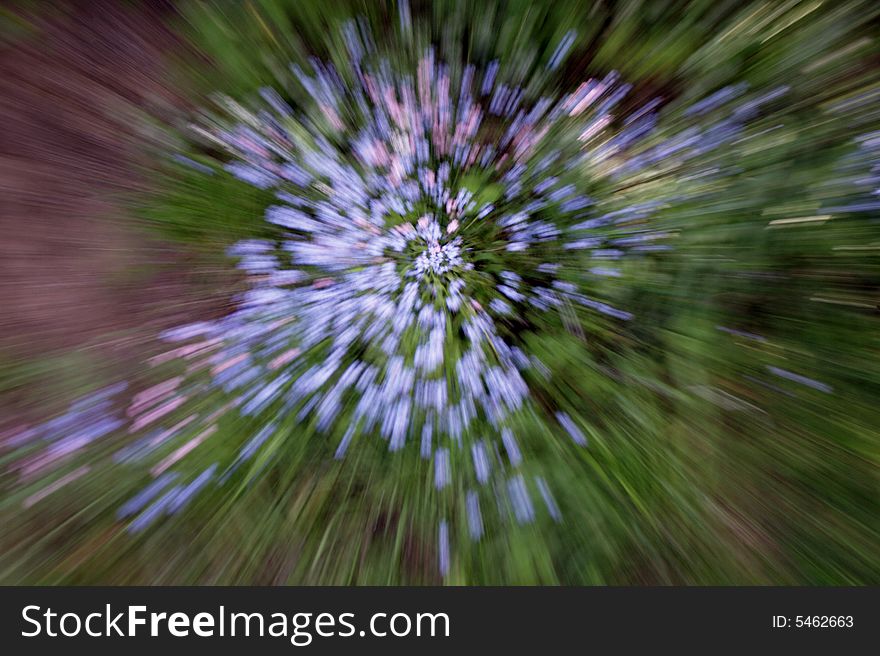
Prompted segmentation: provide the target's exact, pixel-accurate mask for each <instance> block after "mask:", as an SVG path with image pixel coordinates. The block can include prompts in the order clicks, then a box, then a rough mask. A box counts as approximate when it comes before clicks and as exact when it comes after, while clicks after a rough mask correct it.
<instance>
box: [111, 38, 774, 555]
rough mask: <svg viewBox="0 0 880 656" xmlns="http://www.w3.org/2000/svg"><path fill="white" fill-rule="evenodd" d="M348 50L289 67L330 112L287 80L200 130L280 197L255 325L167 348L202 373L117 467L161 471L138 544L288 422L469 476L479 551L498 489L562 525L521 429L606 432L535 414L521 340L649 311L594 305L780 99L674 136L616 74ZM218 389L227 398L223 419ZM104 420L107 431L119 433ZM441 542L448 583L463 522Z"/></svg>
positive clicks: (175, 335)
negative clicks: (380, 445) (226, 446)
mask: <svg viewBox="0 0 880 656" xmlns="http://www.w3.org/2000/svg"><path fill="white" fill-rule="evenodd" d="M345 38H346V42H347V43H348V46H349V61H348V68H347V70H337V68H336V67H334V66H331V65H328V64H324V63H321V62H319V61H317V60H313V61H312V62H311V66H312V69H313V70H312V72H311V73H307V72H306V71H304V70H302V69H301V68H300V67H298V66H293V67H292V72H293V76H294V79H295V80H297V81H298V82H299V84H301V85H302V87H303V88H304V89H305V90H307V92H308V94H309V95H310V97H311V100H310V102H309V103H307V104H306V106H305V107H304V108H303V109H299V110H296V111H295V110H294V109H293V108H292V107H291V106H290V105H289V104H288V102H287V101H286V100H285V99H284V98H283V97H282V95H281V94H280V93H279V92H278V91H276V90H273V89H269V88H266V89H263V91H262V92H261V100H260V101H259V102H258V103H257V105H256V106H255V107H254V108H251V109H249V108H246V107H245V106H243V105H241V104H239V103H236V102H234V101H232V100H229V99H226V100H225V101H224V105H225V111H224V112H223V113H222V114H220V115H218V116H214V117H211V118H208V119H206V120H205V121H203V122H202V123H201V124H200V125H199V126H198V127H197V131H198V133H199V135H200V136H201V138H202V139H204V140H207V141H209V142H210V143H211V145H212V146H213V147H214V148H216V149H219V150H221V151H222V152H224V153H226V154H227V156H228V157H227V159H226V163H225V168H226V169H227V171H228V172H230V173H231V174H233V175H234V176H236V177H238V178H239V179H241V180H243V181H245V182H247V183H248V184H251V185H254V186H256V187H258V188H260V189H264V190H271V191H272V192H273V193H274V196H275V199H276V202H275V203H274V204H273V205H272V206H271V207H269V208H268V209H267V210H266V213H265V219H266V221H267V222H268V224H270V225H271V226H272V230H273V231H274V232H273V233H272V234H274V237H273V238H255V239H250V240H245V241H242V242H240V243H238V244H236V245H235V246H234V247H233V248H232V249H231V251H230V254H231V255H232V256H233V257H235V258H237V259H238V261H239V266H240V268H241V269H242V270H243V271H244V272H246V274H247V279H248V281H249V284H250V287H249V290H248V291H247V292H246V293H245V294H244V295H243V297H242V298H241V299H240V302H239V304H238V307H237V309H236V310H235V311H234V312H232V313H231V314H229V315H227V316H225V317H223V318H222V319H219V320H217V321H210V322H199V323H195V324H190V325H185V326H181V327H179V328H176V329H174V330H171V331H168V332H166V333H165V334H164V335H163V338H164V339H165V340H167V341H169V342H176V343H178V345H177V346H176V347H175V348H174V349H173V350H171V351H169V352H168V353H165V354H163V355H161V356H159V357H157V358H154V361H153V364H155V365H163V364H165V363H169V362H174V363H180V362H185V363H186V367H185V372H184V373H182V374H180V375H175V376H174V377H172V378H170V379H168V380H166V381H164V382H162V383H160V384H158V385H155V386H153V387H151V388H149V389H146V390H143V391H141V392H139V393H138V394H137V395H136V396H135V397H134V399H133V400H132V402H131V404H130V405H129V408H128V417H129V421H130V423H129V424H128V426H129V431H130V432H131V433H133V434H135V435H136V436H137V437H136V439H134V441H132V442H131V443H130V444H128V445H126V446H125V447H124V448H123V449H122V450H120V451H118V452H117V453H116V456H115V457H116V460H117V461H118V462H136V461H149V462H151V463H152V464H151V473H152V475H153V476H154V477H155V480H154V482H152V483H151V484H150V485H149V486H148V487H147V488H146V489H144V490H143V492H141V493H140V494H138V495H137V496H136V497H135V498H133V499H131V500H129V501H128V502H127V503H126V504H125V505H124V506H123V507H122V508H121V509H120V516H122V517H133V518H134V519H133V521H132V523H131V524H130V527H131V529H132V530H134V531H137V530H141V529H143V528H145V527H147V526H149V525H150V524H151V523H153V522H155V521H156V520H157V519H159V518H160V517H161V516H162V515H163V514H166V513H171V512H177V511H179V510H180V509H181V508H183V507H184V506H185V505H186V504H187V503H189V501H190V500H191V499H192V498H193V497H194V496H195V495H196V493H198V492H199V491H200V490H202V489H203V488H205V486H206V485H208V484H209V483H215V484H223V483H224V482H225V481H226V480H228V479H229V478H230V477H231V476H232V475H234V473H235V472H236V470H237V469H239V468H240V467H242V466H243V465H244V464H245V463H247V462H249V461H251V460H253V459H255V458H256V457H257V454H258V453H259V451H260V449H261V448H262V447H263V446H264V445H265V444H266V443H267V441H269V440H276V439H277V434H278V425H279V422H282V421H284V420H285V418H287V417H291V416H295V417H296V418H297V421H299V422H300V423H301V424H303V425H306V424H308V425H310V426H312V427H313V428H314V430H316V431H317V432H318V434H321V435H324V436H327V438H328V439H329V438H331V437H332V438H334V439H336V440H338V441H337V442H335V443H334V451H335V455H336V457H337V458H342V457H343V456H344V455H345V454H346V452H348V451H349V449H351V448H352V446H353V443H354V442H356V441H357V440H362V439H367V438H381V439H383V440H385V441H386V442H387V447H388V449H389V450H391V451H397V450H399V449H402V448H404V447H405V446H406V445H407V443H409V442H415V443H417V448H419V449H420V452H421V454H422V456H423V457H424V458H426V459H433V464H434V466H433V472H434V485H435V487H436V488H437V489H438V490H444V489H446V488H447V487H450V483H451V481H452V479H453V475H455V476H456V477H457V478H458V480H460V481H463V485H464V486H465V487H466V488H467V492H466V504H465V508H466V512H467V525H468V531H469V533H470V535H471V536H472V537H473V538H475V539H477V538H479V537H480V536H481V535H482V534H483V530H484V527H483V519H482V514H481V510H480V492H479V491H480V490H481V489H485V490H489V489H491V491H492V493H493V494H495V495H498V494H500V495H502V496H503V497H504V499H505V503H507V505H508V507H509V508H510V511H511V516H512V517H513V518H514V519H515V520H516V521H518V522H520V523H527V522H531V521H533V520H534V519H535V517H536V513H537V512H538V511H537V510H536V507H535V504H534V502H533V499H539V498H540V499H541V500H542V502H543V503H544V506H545V507H546V512H547V513H548V514H549V516H550V517H552V518H553V519H555V520H558V519H560V517H561V514H560V510H559V507H558V506H557V504H556V502H555V500H554V498H553V496H552V494H551V491H550V488H549V486H548V485H547V483H546V482H545V480H544V479H543V478H541V477H540V476H534V475H533V476H528V475H527V474H526V473H524V470H523V469H522V467H521V463H522V462H523V460H524V452H523V450H522V449H521V446H520V439H519V438H520V437H521V436H520V435H518V432H517V431H518V428H517V427H518V425H519V424H518V422H517V420H516V418H517V416H518V415H520V414H521V413H538V414H541V415H545V416H546V419H547V421H548V422H549V423H550V424H551V425H552V426H555V428H556V432H557V433H558V434H559V435H560V436H565V435H567V436H568V438H569V439H570V440H571V441H572V442H573V443H574V444H575V445H577V446H581V447H584V446H586V445H587V438H586V436H585V433H584V430H583V426H582V425H581V424H580V422H579V418H578V414H577V412H576V411H575V412H573V411H572V409H571V408H565V407H560V406H558V405H556V404H554V402H553V400H552V399H549V400H548V399H547V398H544V399H542V401H541V403H537V402H536V399H535V395H534V394H533V390H534V386H535V385H537V384H540V383H541V381H543V382H544V383H546V382H547V380H548V379H551V378H552V377H553V376H554V375H559V374H558V372H552V371H551V370H550V369H549V368H548V367H547V366H545V365H544V363H542V362H541V360H540V358H538V357H537V356H536V355H535V354H533V353H530V352H529V349H528V347H527V340H525V339H524V336H526V335H528V334H529V333H533V332H536V331H540V330H541V329H542V327H544V326H547V325H556V324H557V323H558V324H563V325H566V326H569V327H571V330H575V331H578V332H579V334H580V336H581V338H583V339H589V336H588V335H583V334H582V333H580V325H581V324H582V318H583V317H584V316H586V315H591V316H593V317H594V319H601V320H603V321H607V322H612V323H614V322H623V321H627V320H629V319H631V318H632V316H631V314H630V313H629V312H627V311H626V309H624V308H619V307H615V306H614V305H612V304H611V303H609V302H607V301H605V300H603V299H601V298H597V297H596V296H595V295H594V294H593V293H592V291H591V290H592V289H594V288H595V282H596V281H597V280H600V279H602V278H604V277H619V276H621V275H622V271H621V268H620V266H619V264H618V263H619V262H620V261H621V260H624V259H626V258H633V257H643V256H645V255H646V254H648V253H653V252H657V251H662V250H664V249H668V248H670V246H669V244H668V243H666V242H667V240H666V237H668V232H667V231H666V230H664V229H662V228H660V227H659V225H658V224H656V223H655V219H656V217H657V216H658V214H660V213H662V212H663V211H664V209H665V208H667V207H669V206H671V205H674V204H676V203H682V202H685V201H688V200H692V199H694V198H697V197H699V195H700V194H702V193H707V192H706V189H707V185H708V181H709V180H711V179H712V178H713V176H719V175H721V173H722V171H721V170H720V169H719V168H718V167H717V166H714V165H713V163H712V162H711V161H709V162H708V163H706V162H705V161H704V159H701V158H704V157H705V156H706V155H707V154H710V153H713V152H715V151H717V150H718V149H719V148H720V147H721V146H723V145H725V144H727V143H730V142H731V141H732V140H734V139H735V138H736V137H737V136H738V135H739V134H740V132H741V131H742V129H743V126H744V125H745V123H746V121H748V120H749V119H750V118H751V117H752V116H753V115H754V114H755V113H756V112H757V111H758V109H759V108H760V106H761V105H762V104H763V103H766V102H770V101H772V100H773V99H774V98H776V97H778V96H779V95H780V94H781V93H782V92H783V91H775V92H772V93H769V94H765V95H764V96H761V97H757V98H751V99H749V100H745V101H741V102H739V104H736V105H735V106H730V105H731V103H732V102H733V101H734V100H736V99H738V98H741V97H742V96H743V94H745V93H746V89H745V88H744V87H728V88H725V89H722V90H720V91H718V92H717V93H715V94H713V95H711V96H709V97H707V98H705V99H703V100H702V101H700V102H698V103H696V104H693V105H692V106H690V107H689V108H688V109H686V110H685V112H684V114H685V116H686V117H687V118H688V121H689V122H688V127H686V129H683V130H665V131H659V130H658V129H657V126H658V113H659V111H660V109H661V106H662V102H661V100H660V99H654V100H652V101H650V102H648V103H646V104H644V105H641V106H633V103H632V102H631V101H629V94H630V91H631V88H630V86H629V85H627V84H625V83H623V82H621V80H620V79H619V76H618V75H617V74H616V73H613V72H612V73H609V74H607V75H605V76H604V77H600V78H597V79H589V80H587V81H585V82H583V84H580V85H579V86H578V87H577V88H576V89H575V90H574V91H572V92H571V93H564V94H554V93H546V94H544V95H540V94H539V93H536V92H535V91H534V89H535V88H538V87H540V85H537V84H526V83H521V84H516V83H515V82H513V81H511V80H513V79H514V78H506V77H504V75H505V71H504V69H503V67H502V66H501V65H500V64H499V62H497V61H493V62H491V63H489V64H488V65H487V66H486V67H485V68H483V69H480V68H478V67H477V66H474V65H466V66H463V67H457V66H450V65H449V64H446V63H443V62H441V61H439V60H438V59H437V57H436V56H435V54H434V52H433V51H432V50H429V51H427V52H426V53H425V54H424V55H423V56H422V57H421V58H420V59H419V60H418V63H417V66H416V67H415V70H413V71H407V70H403V71H396V70H394V69H393V67H392V66H391V64H390V63H389V61H388V60H385V59H382V58H381V57H380V56H379V54H378V53H376V52H375V51H373V50H372V46H371V43H372V42H371V41H370V40H369V39H363V38H361V37H359V36H358V33H357V31H356V29H354V26H353V25H349V26H347V27H346V29H345ZM572 40H573V35H567V36H566V38H565V40H564V41H563V43H562V44H561V45H560V48H559V50H558V51H557V52H556V53H555V54H554V55H553V56H552V57H551V59H550V61H549V62H548V68H549V69H555V68H557V67H558V66H559V65H560V62H561V61H562V59H563V57H564V54H565V51H566V50H567V49H568V47H570V45H571V42H572ZM563 46H564V47H563ZM230 118H231V120H230ZM656 176H661V177H662V178H663V179H664V185H663V188H662V189H657V190H655V191H654V192H652V196H651V198H650V199H649V200H645V199H644V197H641V198H637V199H636V200H635V201H634V200H633V196H632V195H630V194H628V193H627V191H626V190H627V189H629V188H631V187H633V186H635V185H639V184H649V183H650V181H651V180H652V179H653V178H654V177H656ZM209 395H218V396H222V397H223V399H224V400H223V401H222V403H218V405H217V406H216V407H213V408H211V411H209V412H205V411H203V410H202V407H203V406H204V404H203V403H201V402H200V399H204V398H206V397H207V396H209ZM211 398H213V396H211ZM229 413H237V414H238V415H240V416H243V417H249V418H253V419H252V420H253V423H254V424H255V425H256V426H257V428H256V429H255V430H254V433H253V434H252V435H251V436H249V437H248V438H247V439H246V440H244V441H243V443H242V444H240V445H239V446H238V447H237V448H236V451H235V453H234V455H232V456H230V457H228V458H227V460H226V461H223V457H222V456H221V455H218V457H217V461H216V462H213V463H212V464H210V465H209V466H207V467H205V468H203V469H201V470H199V471H197V472H196V473H195V474H191V475H188V474H186V471H187V469H186V467H185V466H183V462H184V461H185V460H186V459H187V457H188V456H190V454H192V453H193V452H194V451H195V450H196V449H198V448H199V447H200V445H202V444H203V443H205V442H206V441H208V440H209V439H210V438H211V436H212V435H213V434H214V433H215V432H216V431H217V430H218V422H219V421H221V420H222V419H223V417H224V416H226V415H227V414H229ZM106 421H109V420H102V421H98V422H97V425H100V426H103V427H105V428H107V430H110V429H112V428H114V427H117V426H116V425H115V424H114V425H113V426H110V424H107V425H106V426H105V423H102V422H106ZM284 439H297V437H296V435H289V436H286V437H285V438H284ZM217 453H218V454H222V453H225V451H224V450H222V449H218V450H217ZM189 471H191V470H189ZM439 533H440V539H441V545H440V553H441V569H443V570H444V571H445V569H446V568H447V567H448V564H449V555H448V551H449V548H448V544H447V541H448V524H447V523H446V521H445V520H444V521H443V522H442V523H441V527H440V532H439Z"/></svg>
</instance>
